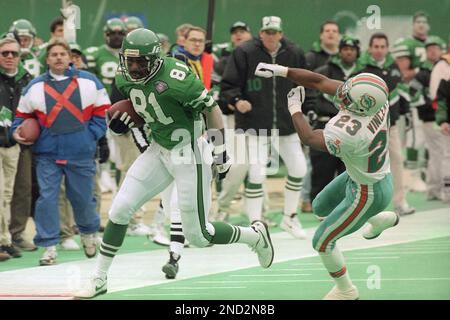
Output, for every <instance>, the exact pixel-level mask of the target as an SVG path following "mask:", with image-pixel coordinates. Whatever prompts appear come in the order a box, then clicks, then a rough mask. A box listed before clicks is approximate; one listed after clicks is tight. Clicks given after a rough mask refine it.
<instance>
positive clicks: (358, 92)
mask: <svg viewBox="0 0 450 320" xmlns="http://www.w3.org/2000/svg"><path fill="white" fill-rule="evenodd" d="M388 97H389V89H388V87H387V85H386V82H384V80H383V79H381V78H380V77H378V76H376V75H374V74H373V73H360V74H358V75H356V76H354V77H352V78H350V79H348V80H347V81H345V83H344V84H343V85H341V86H340V87H339V88H338V89H337V91H336V96H335V99H336V101H335V102H336V103H337V104H339V106H340V108H343V109H345V110H348V111H350V112H353V113H355V114H357V115H359V116H373V115H374V114H376V113H377V112H378V111H380V109H381V108H382V107H383V106H384V105H385V104H386V102H387V101H388Z"/></svg>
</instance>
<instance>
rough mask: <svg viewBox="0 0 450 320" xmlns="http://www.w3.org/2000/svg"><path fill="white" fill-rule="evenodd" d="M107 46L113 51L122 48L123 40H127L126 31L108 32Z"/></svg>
mask: <svg viewBox="0 0 450 320" xmlns="http://www.w3.org/2000/svg"><path fill="white" fill-rule="evenodd" d="M105 35H106V44H107V45H108V46H110V47H111V48H113V49H119V48H120V47H121V46H122V41H123V38H125V31H107V32H106V33H105Z"/></svg>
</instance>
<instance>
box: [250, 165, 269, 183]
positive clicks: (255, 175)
mask: <svg viewBox="0 0 450 320" xmlns="http://www.w3.org/2000/svg"><path fill="white" fill-rule="evenodd" d="M265 180H266V167H264V166H259V165H254V166H250V168H249V170H248V182H250V183H254V184H263V183H264V181H265Z"/></svg>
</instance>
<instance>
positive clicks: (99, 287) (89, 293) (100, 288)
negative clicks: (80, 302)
mask: <svg viewBox="0 0 450 320" xmlns="http://www.w3.org/2000/svg"><path fill="white" fill-rule="evenodd" d="M106 279H107V278H106V276H105V277H94V278H92V279H90V280H89V282H88V283H87V284H86V286H85V287H84V288H83V289H81V290H79V291H77V292H75V294H74V298H75V299H92V298H95V297H97V296H99V295H101V294H105V293H106V292H108V284H107V281H106Z"/></svg>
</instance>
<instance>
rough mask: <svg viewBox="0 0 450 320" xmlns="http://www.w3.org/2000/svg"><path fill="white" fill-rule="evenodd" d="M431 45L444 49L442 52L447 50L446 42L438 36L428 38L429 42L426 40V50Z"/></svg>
mask: <svg viewBox="0 0 450 320" xmlns="http://www.w3.org/2000/svg"><path fill="white" fill-rule="evenodd" d="M431 45H437V46H439V47H441V48H442V50H445V48H446V44H445V42H444V40H442V39H441V38H440V37H438V36H428V37H427V40H425V48H426V47H428V46H431Z"/></svg>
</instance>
